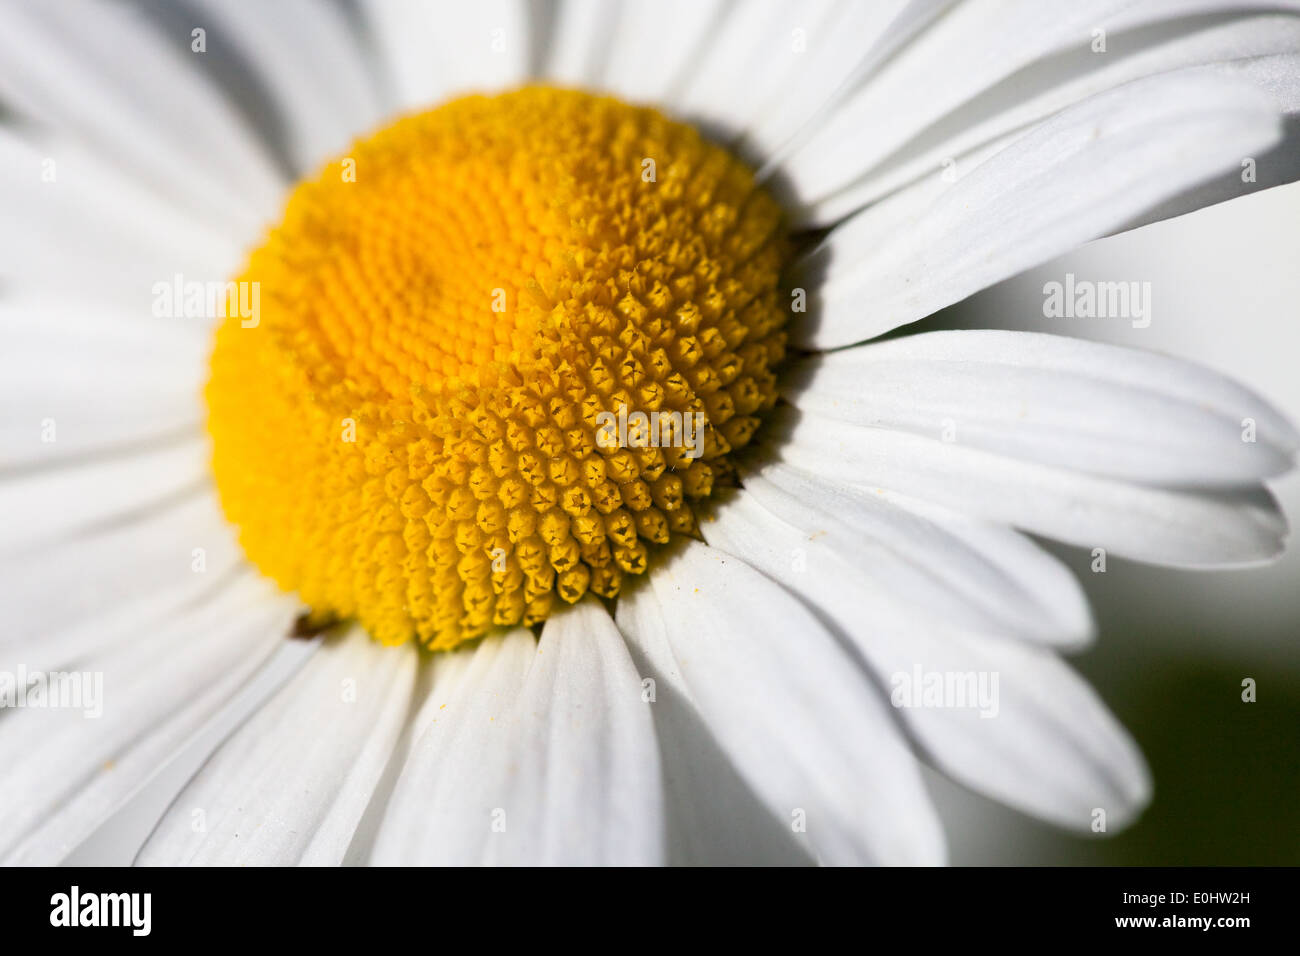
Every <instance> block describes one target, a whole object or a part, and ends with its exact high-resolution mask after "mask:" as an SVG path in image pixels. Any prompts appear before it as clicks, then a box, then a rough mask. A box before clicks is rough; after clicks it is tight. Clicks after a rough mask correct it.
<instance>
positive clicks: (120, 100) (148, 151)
mask: <svg viewBox="0 0 1300 956" xmlns="http://www.w3.org/2000/svg"><path fill="white" fill-rule="evenodd" d="M185 49H186V51H185V52H184V53H182V52H180V50H178V49H176V48H175V47H173V46H172V45H170V44H169V43H168V42H167V37H166V36H165V35H163V34H162V33H161V32H160V31H158V30H157V29H155V28H154V27H153V26H152V25H151V24H150V23H149V22H148V21H147V19H146V18H145V17H144V16H143V15H142V14H141V13H140V11H139V10H134V9H131V8H130V7H128V6H126V5H123V4H116V3H96V2H90V0H67V2H61V3H48V4H46V3H43V4H5V5H4V6H3V8H0V97H2V98H4V99H6V100H8V101H9V102H11V103H13V104H15V105H16V106H17V107H18V108H19V109H21V110H23V111H25V112H28V113H30V114H31V115H32V116H33V117H34V118H35V119H37V120H39V121H40V122H41V123H43V124H47V125H53V126H54V127H56V128H57V129H58V130H59V131H61V132H64V133H67V134H69V135H72V134H75V135H76V136H78V137H79V138H81V139H82V140H83V141H84V142H85V143H86V145H87V146H94V147H96V148H98V149H100V150H102V151H103V153H104V155H105V156H106V157H107V158H111V159H112V160H113V161H115V162H116V163H118V164H119V165H121V166H122V168H124V169H125V170H127V171H128V172H130V173H132V174H133V175H135V176H136V177H137V178H138V179H139V180H140V181H142V182H146V183H150V184H152V185H153V186H154V187H155V188H157V189H158V190H159V191H162V192H164V193H166V194H169V195H172V196H174V197H177V198H178V199H179V200H181V201H184V202H185V203H186V204H187V207H188V208H190V209H194V210H199V211H200V212H201V214H202V215H204V216H206V217H208V218H209V219H210V220H211V221H213V222H220V223H221V224H223V225H224V226H226V227H227V228H229V229H231V230H232V233H231V234H232V235H245V236H247V235H253V234H255V231H256V230H257V229H258V228H260V227H261V225H262V223H263V222H264V220H265V218H266V216H267V215H268V214H271V213H273V212H274V209H275V207H276V206H277V205H278V203H279V199H280V193H281V191H282V189H283V185H282V180H281V178H280V175H279V173H278V172H277V171H276V169H275V167H274V165H273V164H272V162H271V160H270V158H269V156H268V154H267V153H266V152H265V150H264V149H263V148H262V147H261V145H260V143H259V142H258V141H257V139H256V137H255V136H254V135H253V134H252V132H251V131H250V130H249V128H248V127H247V125H246V124H245V123H244V122H243V121H242V119H241V118H240V117H239V116H238V115H237V114H236V113H235V111H234V110H233V109H232V108H231V106H230V105H229V104H228V103H227V102H226V101H225V100H224V99H223V98H222V95H221V93H220V92H219V91H218V90H217V89H216V88H215V87H214V86H213V85H212V84H211V83H210V82H208V81H207V80H206V79H205V78H204V76H203V75H202V73H201V71H200V70H198V69H196V68H195V67H194V66H193V64H192V63H191V62H190V61H189V60H188V59H187V57H188V56H197V55H200V54H190V53H189V52H188V49H187V48H185Z"/></svg>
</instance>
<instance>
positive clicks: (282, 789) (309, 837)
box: [136, 627, 419, 866]
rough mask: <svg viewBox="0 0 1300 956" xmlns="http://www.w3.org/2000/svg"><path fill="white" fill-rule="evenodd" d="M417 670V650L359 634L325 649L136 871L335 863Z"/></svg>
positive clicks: (189, 798)
mask: <svg viewBox="0 0 1300 956" xmlns="http://www.w3.org/2000/svg"><path fill="white" fill-rule="evenodd" d="M418 660H419V654H418V652H417V651H416V649H415V646H414V645H412V644H408V645H406V646H403V647H385V646H383V645H381V644H378V643H376V642H375V641H372V640H371V639H370V638H369V637H368V636H367V635H366V634H365V632H363V631H362V630H361V629H360V628H356V627H353V628H352V629H351V630H350V631H349V632H348V633H346V634H342V635H338V636H336V637H334V638H330V639H327V640H326V641H325V643H324V645H323V646H322V647H321V649H320V650H319V651H318V652H317V653H316V654H315V655H313V657H312V658H311V660H309V661H308V662H307V664H306V665H305V666H304V667H303V668H302V670H301V671H299V672H298V674H297V675H296V676H295V677H294V679H293V680H292V682H291V683H289V684H288V685H287V686H285V687H284V688H282V689H281V690H280V692H279V693H278V694H277V695H276V696H275V697H274V698H273V699H272V700H271V701H270V702H269V703H268V704H266V705H265V706H264V707H263V708H262V709H261V710H259V711H258V712H257V713H256V714H254V715H253V717H252V718H251V719H250V720H249V721H248V722H247V723H245V724H244V726H242V727H240V728H239V730H237V731H236V732H235V733H234V734H233V735H232V736H231V737H230V739H229V740H227V741H226V743H225V744H223V745H222V747H221V748H220V749H219V750H218V751H217V752H216V753H215V754H213V756H212V757H211V758H210V759H209V760H208V762H207V763H206V764H205V765H204V767H203V769H202V770H201V771H200V772H199V774H198V775H197V776H196V777H195V778H194V779H193V780H192V781H191V782H190V784H189V785H188V786H187V787H186V788H185V789H184V790H183V791H182V792H181V794H180V795H179V796H178V797H177V798H176V801H175V802H174V803H173V804H172V806H171V808H170V809H169V810H168V812H167V814H166V816H164V817H163V819H162V820H161V821H160V822H159V824H158V827H157V829H155V830H154V832H153V835H152V836H151V837H150V838H149V842H148V843H146V844H145V846H144V849H143V850H141V852H140V856H139V857H138V858H137V860H136V862H137V863H138V864H142V865H162V866H175V865H187V866H197V865H202V866H210V865H240V866H248V865H256V866H292V865H303V866H308V865H312V866H337V865H339V864H340V863H342V862H343V859H344V855H345V854H346V852H347V849H348V846H349V844H350V843H351V841H352V838H353V834H354V833H355V832H356V829H357V824H358V823H359V821H360V820H361V817H362V814H363V813H364V812H365V809H366V806H367V804H368V803H369V801H370V797H371V794H372V793H373V792H374V789H375V785H376V783H377V782H378V780H379V778H380V776H381V774H382V773H383V771H384V767H385V765H386V764H387V761H388V758H389V757H390V756H391V755H392V753H393V748H394V746H395V745H396V743H397V738H398V735H399V734H400V732H401V730H402V727H403V724H404V721H405V718H406V716H407V709H408V707H409V706H410V703H411V691H412V689H413V688H414V686H415V674H416V664H417V662H418ZM200 815H201V819H202V820H203V823H204V826H203V827H202V828H198V827H196V826H195V825H194V821H195V820H196V819H197V818H200Z"/></svg>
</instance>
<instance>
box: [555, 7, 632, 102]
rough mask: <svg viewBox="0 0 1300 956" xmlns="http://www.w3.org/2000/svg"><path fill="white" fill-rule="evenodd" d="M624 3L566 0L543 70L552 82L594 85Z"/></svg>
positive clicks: (584, 85) (606, 55)
mask: <svg viewBox="0 0 1300 956" xmlns="http://www.w3.org/2000/svg"><path fill="white" fill-rule="evenodd" d="M622 6H623V4H621V3H611V2H609V0H564V2H563V3H561V4H560V6H559V11H558V12H557V13H556V18H555V31H554V34H553V35H552V37H551V39H550V43H549V44H548V49H547V51H546V65H545V68H544V70H543V74H544V75H545V77H546V79H547V80H549V81H550V82H552V83H559V84H563V85H567V86H580V87H594V86H595V85H596V84H597V82H598V81H599V78H600V76H601V75H602V74H603V73H604V70H605V62H606V59H607V57H608V55H609V36H610V33H611V32H612V31H613V29H614V25H615V23H616V22H617V20H618V16H619V14H620V12H621V10H622Z"/></svg>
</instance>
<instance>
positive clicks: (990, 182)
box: [793, 68, 1279, 349]
mask: <svg viewBox="0 0 1300 956" xmlns="http://www.w3.org/2000/svg"><path fill="white" fill-rule="evenodd" d="M1278 136H1279V125H1278V116H1277V111H1276V109H1275V107H1274V105H1273V103H1272V102H1271V101H1270V100H1269V98H1268V97H1267V96H1266V95H1265V94H1263V93H1261V92H1260V91H1259V90H1258V89H1256V88H1255V87H1254V86H1251V85H1250V84H1248V83H1245V82H1244V81H1242V80H1240V79H1233V78H1228V77H1224V76H1221V75H1218V74H1216V73H1214V72H1212V71H1210V70H1208V69H1207V68H1198V69H1196V70H1186V71H1179V72H1176V73H1169V74H1164V75H1162V76H1158V77H1152V78H1150V79H1146V80H1141V81H1139V82H1137V83H1132V84H1129V85H1127V86H1123V87H1120V88H1119V89H1116V90H1112V91H1110V92H1108V93H1105V94H1102V95H1100V96H1097V97H1093V98H1092V99H1089V100H1087V101H1085V102H1083V103H1081V104H1079V105H1077V106H1075V107H1072V108H1071V109H1069V110H1066V111H1065V112H1063V113H1061V114H1060V115H1058V116H1057V117H1055V118H1054V119H1052V120H1051V121H1049V122H1047V123H1045V124H1043V125H1042V126H1041V127H1039V128H1037V129H1036V130H1034V131H1033V132H1031V133H1029V134H1028V135H1026V136H1024V137H1023V138H1021V139H1019V140H1017V141H1016V142H1015V143H1013V144H1012V145H1011V146H1009V147H1007V148H1006V149H1004V150H1002V151H1001V152H998V153H997V154H996V155H994V156H993V157H992V158H990V159H988V160H985V161H984V162H983V163H982V164H981V165H980V166H978V167H977V168H975V169H974V170H973V171H971V172H969V173H967V174H966V175H965V176H963V177H962V178H960V179H958V180H957V182H956V183H954V184H952V185H951V186H950V187H949V188H947V189H946V190H944V191H942V192H940V193H939V194H938V196H937V198H936V199H935V200H934V201H933V202H932V203H931V204H929V205H928V206H927V207H925V208H924V209H921V210H911V211H910V213H911V214H910V215H909V216H908V219H907V221H903V222H899V221H897V220H896V219H893V218H892V217H891V222H890V225H891V226H893V231H892V234H891V235H890V236H889V239H888V241H887V242H884V243H881V242H880V241H879V236H878V234H877V231H876V230H875V229H872V228H870V227H866V228H864V227H863V226H861V225H857V224H855V221H854V220H849V222H848V223H846V224H845V225H844V226H842V227H839V228H837V229H836V230H834V231H833V232H832V233H831V234H830V236H828V237H827V240H826V242H825V243H824V244H823V246H822V247H820V248H819V249H817V250H815V251H814V252H813V253H812V254H811V255H810V256H809V257H808V259H807V260H805V262H804V263H803V264H802V266H801V268H802V270H803V273H804V274H803V277H802V281H803V282H804V284H805V285H807V286H808V288H809V289H810V291H811V290H815V292H814V293H813V294H812V295H810V297H809V298H810V303H809V305H810V312H809V316H808V318H809V319H810V321H808V322H806V323H803V325H802V326H801V327H797V328H795V329H794V330H793V332H794V335H793V338H794V339H795V340H796V341H797V343H798V344H799V345H801V346H804V347H808V348H816V349H826V348H834V347H838V346H842V345H848V344H851V343H854V342H859V341H862V340H863V339H866V338H870V337H872V336H875V335H879V334H881V333H882V332H885V331H888V330H889V329H892V328H896V327H897V326H900V325H904V324H907V323H908V322H913V321H916V320H917V319H920V318H923V317H925V316H926V315H929V314H930V313H932V312H935V311H937V310H938V309H941V308H943V307H944V306H946V305H950V304H952V303H953V302H956V301H958V300H960V299H962V298H964V297H966V296H967V295H970V294H971V293H973V292H976V291H979V290H980V289H983V288H986V287H987V286H990V285H992V284H993V283H995V282H997V281H999V280H1001V279H1004V278H1007V277H1008V276H1011V275H1014V274H1016V273H1017V272H1021V271H1023V270H1024V269H1027V268H1029V267H1030V266H1033V265H1036V264H1038V263H1040V262H1043V261H1046V260H1048V259H1050V258H1052V257H1053V256H1055V255H1058V254H1060V253H1062V252H1065V251H1067V250H1069V249H1071V248H1073V247H1074V246H1076V245H1079V244H1080V243H1083V242H1085V241H1087V240H1089V239H1093V238H1096V237H1097V236H1101V235H1105V234H1107V233H1108V232H1112V231H1114V230H1117V229H1119V228H1121V227H1123V226H1124V225H1125V224H1126V223H1127V222H1128V221H1129V220H1131V219H1133V218H1134V217H1135V216H1137V215H1138V214H1139V213H1141V212H1142V211H1143V210H1146V209H1149V208H1151V207H1153V206H1155V205H1157V204H1158V203H1160V202H1161V201H1163V200H1165V199H1168V198H1170V197H1172V196H1176V195H1178V194H1179V193H1180V192H1182V191H1183V190H1184V189H1186V188H1188V187H1190V186H1192V185H1195V184H1197V183H1200V182H1204V181H1206V180H1208V179H1210V178H1211V177H1212V176H1214V175H1215V174H1217V173H1221V172H1223V171H1225V170H1228V169H1233V168H1238V166H1239V163H1240V160H1241V157H1242V156H1249V155H1253V154H1254V153H1255V152H1258V151H1263V150H1266V149H1268V148H1269V147H1270V146H1271V145H1272V144H1273V143H1275V142H1276V141H1277V139H1278ZM922 188H926V187H922ZM871 214H872V210H867V211H866V212H864V213H862V214H861V215H862V216H864V217H869V216H871ZM794 281H795V282H796V284H798V283H799V282H800V281H801V278H800V277H799V276H796V278H795V280H794Z"/></svg>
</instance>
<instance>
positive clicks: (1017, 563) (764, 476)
mask: <svg viewBox="0 0 1300 956" xmlns="http://www.w3.org/2000/svg"><path fill="white" fill-rule="evenodd" d="M745 492H746V494H747V495H748V496H751V497H753V498H754V499H755V501H756V502H757V503H758V504H759V505H761V506H762V507H763V508H765V509H766V510H768V511H770V512H771V513H772V514H774V515H775V516H777V517H779V518H780V519H781V520H783V521H785V522H786V523H788V524H790V525H793V526H794V527H796V528H798V529H799V530H800V531H802V532H803V533H804V534H805V535H807V536H808V538H809V540H819V541H820V542H821V543H822V544H823V545H825V546H826V547H829V548H830V549H831V550H833V551H835V552H837V553H838V554H839V555H840V556H841V558H842V559H843V560H844V561H846V562H848V563H849V564H851V565H852V566H853V567H855V568H859V569H861V570H862V571H863V572H864V574H866V576H867V577H868V578H869V579H870V585H869V586H870V587H871V589H872V590H873V592H876V593H877V595H878V597H877V600H876V603H877V605H881V604H884V603H886V602H887V603H889V604H891V605H898V606H899V607H900V614H901V616H903V617H905V618H907V619H909V620H910V621H917V622H919V621H922V620H935V621H937V622H939V623H940V624H941V625H943V626H947V627H956V628H961V629H966V630H972V631H979V632H981V633H986V634H990V635H998V636H1001V635H1006V636H1014V637H1017V638H1020V639H1023V640H1027V641H1031V642H1040V641H1041V642H1046V643H1050V644H1053V645H1055V646H1065V647H1077V646H1079V645H1081V644H1085V643H1087V642H1088V641H1089V640H1091V638H1092V633H1093V622H1092V615H1091V613H1090V611H1089V609H1088V602H1087V599H1086V598H1085V597H1084V595H1083V591H1082V590H1081V589H1080V587H1079V584H1078V580H1077V579H1076V578H1075V576H1074V575H1073V574H1072V573H1071V572H1070V570H1069V569H1068V568H1066V567H1065V566H1064V565H1062V564H1061V562H1059V561H1058V560H1057V559H1056V558H1054V557H1052V556H1051V555H1050V554H1048V553H1047V552H1046V551H1044V550H1043V549H1042V548H1040V547H1038V546H1037V545H1036V544H1034V543H1033V542H1032V541H1030V540H1029V539H1028V538H1026V537H1025V536H1024V535H1022V534H1020V533H1018V532H1016V531H1013V530H1011V529H1010V528H1007V527H1005V526H1003V525H998V524H990V523H988V522H983V521H977V520H972V519H970V518H966V517H964V516H962V515H959V514H956V513H954V512H951V511H947V510H945V509H943V508H941V507H936V506H934V505H929V504H927V503H925V502H922V501H918V500H916V499H914V498H908V497H907V496H905V495H900V494H897V493H895V492H886V491H881V490H876V491H874V492H872V491H866V490H864V489H862V488H858V487H854V486H852V485H848V484H845V483H842V482H841V483H836V482H833V481H829V480H827V479H825V478H823V477H815V476H813V475H811V474H808V473H807V472H802V471H799V470H798V469H795V468H791V467H790V466H789V465H783V464H780V463H770V464H767V465H765V466H763V467H761V468H759V469H757V470H755V471H752V472H746V474H745ZM799 558H800V555H791V556H790V560H789V562H788V564H789V566H790V568H789V569H790V570H792V571H793V570H794V568H795V565H796V564H797V562H798V560H799Z"/></svg>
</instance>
